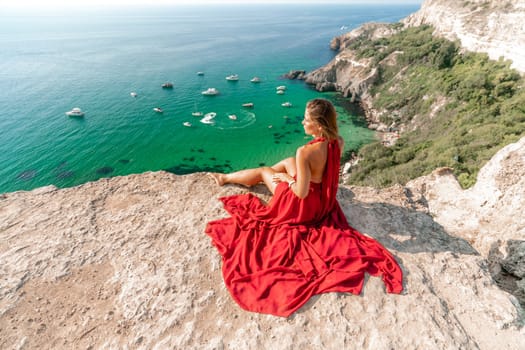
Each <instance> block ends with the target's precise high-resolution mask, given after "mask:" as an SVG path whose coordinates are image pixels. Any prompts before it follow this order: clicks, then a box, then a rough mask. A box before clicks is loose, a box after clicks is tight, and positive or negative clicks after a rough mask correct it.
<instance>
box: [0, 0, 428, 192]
mask: <svg viewBox="0 0 525 350" xmlns="http://www.w3.org/2000/svg"><path fill="white" fill-rule="evenodd" d="M418 7H419V6H417V5H410V6H408V5H394V6H372V5H322V6H321V5H220V6H219V5H215V6H193V7H191V6H174V7H153V8H152V7H148V8H137V7H132V8H123V7H121V8H104V9H85V10H83V11H79V10H75V11H74V12H72V11H71V10H69V11H68V10H56V11H30V10H29V11H24V12H23V13H22V12H20V11H19V12H13V11H11V12H9V11H2V12H0V48H1V50H0V193H2V192H11V191H16V190H29V189H33V188H36V187H40V186H44V185H49V184H54V185H56V186H58V187H68V186H74V185H78V184H81V183H85V182H87V181H93V180H97V179H99V178H101V177H108V176H117V175H126V174H132V173H141V172H144V171H149V170H153V171H155V170H161V169H164V170H168V171H172V172H174V173H177V174H184V173H191V172H197V171H208V170H216V171H232V170H238V169H241V168H245V167H253V166H258V165H261V164H267V165H270V164H273V163H274V162H276V161H278V160H279V159H281V158H283V157H286V156H290V155H292V154H293V153H294V150H295V148H296V147H297V146H299V145H301V144H303V143H305V142H306V141H307V139H305V135H304V134H303V129H302V126H301V123H300V121H301V119H302V116H303V112H304V105H305V103H306V102H307V101H308V100H309V99H311V98H314V97H318V96H320V97H325V98H328V99H332V100H333V101H334V102H335V103H336V105H337V109H338V112H339V122H340V127H341V132H342V134H343V135H344V137H345V139H346V142H347V144H348V145H349V147H352V148H355V147H359V146H360V145H362V144H365V143H367V142H370V141H371V140H372V139H373V137H374V135H373V133H372V132H370V131H369V130H368V129H367V128H366V125H365V124H364V122H363V120H362V118H360V117H358V116H354V115H351V113H349V112H348V111H346V110H345V109H344V108H343V107H342V104H341V103H339V102H340V99H338V98H337V95H336V94H321V93H318V92H316V91H314V90H312V89H311V88H309V87H308V86H306V85H305V84H304V83H303V82H302V81H290V80H283V79H282V78H281V76H282V74H284V73H286V72H288V71H290V70H292V69H303V70H306V71H310V70H313V69H315V68H318V67H320V66H322V65H324V64H326V63H328V62H329V61H330V60H331V59H332V58H333V56H334V54H335V53H334V52H332V51H331V50H330V49H329V43H330V40H331V39H332V38H333V37H334V36H337V35H340V34H342V33H343V32H344V31H350V30H351V29H353V28H355V27H357V26H359V25H361V24H363V23H365V22H372V21H376V22H395V21H398V20H399V19H401V18H403V17H406V16H407V15H408V14H410V13H413V12H415V11H417V9H418ZM197 72H203V73H204V75H198V74H197ZM230 74H238V76H239V80H238V81H236V82H231V81H227V80H226V79H225V77H226V76H227V75H230ZM254 76H258V77H260V78H261V82H260V83H252V82H250V79H251V78H253V77H254ZM164 82H172V83H173V89H163V88H161V84H162V83H164ZM279 85H285V86H286V87H287V89H286V92H285V94H283V95H279V94H276V87H277V86H279ZM209 87H214V88H216V89H218V90H219V91H220V94H219V95H217V96H204V95H202V94H201V92H202V91H203V90H206V89H207V88H209ZM131 92H136V93H137V96H136V97H132V96H131V95H130V93H131ZM287 101H288V102H291V103H292V107H289V108H286V107H283V106H282V105H281V104H282V103H284V102H287ZM246 102H252V103H253V104H254V107H253V108H244V107H242V104H243V103H246ZM73 107H80V108H81V109H82V110H83V111H84V112H85V116H84V117H82V118H75V117H68V116H66V115H65V112H66V111H68V110H71V109H72V108H73ZM154 107H161V108H162V109H163V110H164V113H162V114H159V113H155V112H154V111H153V108H154ZM195 111H201V112H203V113H210V112H214V113H216V117H215V118H214V119H213V121H214V123H213V124H205V123H202V122H201V119H202V117H201V118H199V117H195V116H192V112H195ZM230 114H235V115H236V116H237V119H236V120H232V119H230V118H228V115H230ZM184 122H189V123H190V124H191V127H187V126H184V125H183V123H184Z"/></svg>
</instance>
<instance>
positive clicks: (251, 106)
mask: <svg viewBox="0 0 525 350" xmlns="http://www.w3.org/2000/svg"><path fill="white" fill-rule="evenodd" d="M242 106H243V107H246V108H253V102H246V103H243V104H242Z"/></svg>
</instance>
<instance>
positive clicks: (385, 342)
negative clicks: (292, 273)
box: [0, 138, 525, 350]
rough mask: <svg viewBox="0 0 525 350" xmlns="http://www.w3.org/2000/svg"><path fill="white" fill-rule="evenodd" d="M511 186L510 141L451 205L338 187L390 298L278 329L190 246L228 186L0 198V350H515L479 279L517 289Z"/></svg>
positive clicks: (516, 220)
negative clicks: (376, 246) (384, 274)
mask: <svg viewBox="0 0 525 350" xmlns="http://www.w3.org/2000/svg"><path fill="white" fill-rule="evenodd" d="M524 172H525V138H524V139H522V140H521V141H520V142H519V143H516V144H513V145H509V146H508V147H506V148H504V149H502V150H501V151H500V152H499V153H498V154H497V155H496V156H495V157H494V158H493V159H492V160H491V161H490V162H489V163H488V164H487V165H486V166H485V167H484V168H483V169H482V171H481V172H480V174H479V179H478V183H477V184H476V186H475V187H474V188H472V189H470V190H467V191H463V190H461V189H460V187H459V185H458V183H457V181H456V180H455V179H454V177H453V176H452V175H450V172H448V171H447V169H440V170H437V171H436V172H434V173H433V174H432V175H429V176H426V177H423V178H419V179H417V180H414V181H412V182H410V183H408V184H407V185H406V186H405V187H402V186H394V187H391V188H387V189H383V190H377V189H372V188H360V187H347V186H342V187H341V188H340V191H339V193H338V197H339V201H340V203H341V205H342V207H343V210H344V212H345V214H346V216H347V218H348V220H349V222H350V223H351V224H352V225H353V226H354V227H356V228H357V229H359V230H360V231H361V232H363V233H364V234H367V235H370V236H372V237H374V238H376V239H378V240H379V241H380V242H381V243H383V244H384V245H385V246H386V247H387V248H388V249H390V251H391V252H392V253H393V254H394V255H395V256H396V258H397V259H398V261H399V262H400V264H401V266H402V268H403V270H404V272H405V280H404V286H405V292H404V293H403V294H402V295H389V294H386V293H385V292H384V287H383V285H382V282H381V281H380V280H379V279H377V278H369V279H368V280H367V281H366V282H365V283H366V284H365V288H364V291H363V293H362V294H361V295H360V296H354V295H347V294H337V293H329V294H325V295H321V296H316V297H314V298H312V299H311V301H310V302H309V303H307V305H305V306H304V307H303V308H302V309H300V310H299V311H298V312H297V313H295V314H294V315H292V316H291V317H290V318H288V319H283V318H278V317H273V316H268V315H260V314H255V313H249V312H245V311H243V310H242V309H240V308H239V307H238V306H237V305H236V304H235V303H234V302H233V300H232V299H231V297H230V296H229V294H228V292H227V290H226V289H225V287H224V284H223V280H222V276H221V261H220V256H219V255H218V253H217V252H216V250H215V248H213V247H212V245H211V243H210V239H209V238H208V237H207V236H206V235H205V234H204V232H203V231H204V228H205V225H206V223H207V222H208V221H210V220H214V219H217V218H221V217H224V216H226V213H225V212H224V210H223V209H222V206H221V205H220V202H219V201H218V200H217V198H218V197H220V196H224V195H230V194H234V193H242V192H246V189H244V188H241V187H238V186H224V187H217V186H216V185H215V184H214V183H213V181H211V180H210V179H209V178H208V177H206V176H204V174H192V175H186V176H176V175H173V174H169V173H165V172H156V173H145V174H141V175H132V176H127V177H116V178H111V179H102V180H99V181H97V182H92V183H87V184H84V185H81V186H78V187H75V188H67V189H56V188H54V187H44V188H40V189H37V190H34V191H31V192H15V193H7V194H4V195H1V196H0V275H1V276H2V278H1V279H0V348H2V349H42V348H53V349H81V348H84V349H85V348H137V349H151V348H169V349H223V348H227V349H248V348H249V349H291V348H305V349H311V348H325V349H392V348H394V349H405V348H407V349H409V348H420V349H440V350H441V349H496V348H497V349H523V348H525V330H524V328H520V322H523V314H521V315H520V312H523V310H521V309H520V306H519V304H518V302H517V299H516V298H515V297H514V296H512V295H511V294H509V293H507V292H505V291H503V290H502V289H501V288H499V287H498V286H496V284H495V282H494V278H496V277H498V276H499V275H498V273H499V271H503V272H505V273H506V274H507V275H508V274H514V276H515V278H514V280H513V281H506V280H505V281H504V282H506V283H508V284H509V285H510V283H511V282H514V284H515V287H514V289H515V290H516V286H518V285H520V284H521V286H522V288H523V287H525V286H523V277H524V276H523V274H525V271H523V270H524V268H523V267H524V263H523V256H524V255H525V247H524V243H523V237H524V236H525V231H524V227H525V218H524V216H523V215H522V213H523V211H524V209H525V193H524V192H523V188H525V178H524V177H523V176H522V174H523V173H524ZM253 191H254V192H255V193H256V194H257V195H259V196H261V197H262V198H265V199H267V198H268V193H267V192H266V191H265V190H264V189H263V188H261V187H256V188H254V189H253ZM520 247H521V248H520ZM520 249H521V250H520ZM509 252H511V253H512V255H509ZM520 274H521V276H522V277H521V279H520V278H519V276H520ZM493 275H494V278H493ZM515 290H514V292H515ZM520 320H521V321H520Z"/></svg>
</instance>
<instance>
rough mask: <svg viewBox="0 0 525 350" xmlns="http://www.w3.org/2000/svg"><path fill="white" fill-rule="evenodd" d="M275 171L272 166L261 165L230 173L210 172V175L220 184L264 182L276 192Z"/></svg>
mask: <svg viewBox="0 0 525 350" xmlns="http://www.w3.org/2000/svg"><path fill="white" fill-rule="evenodd" d="M275 173H276V171H275V170H274V169H272V168H270V167H260V168H253V169H245V170H240V171H236V172H234V173H230V174H222V173H209V175H210V176H211V177H212V178H213V179H214V180H215V182H216V183H217V185H219V186H222V185H224V184H239V185H244V186H247V187H250V186H253V185H257V184H258V183H261V182H264V184H265V185H266V187H268V189H269V190H270V192H272V193H274V190H275V186H277V184H275V183H273V181H272V175H273V174H275Z"/></svg>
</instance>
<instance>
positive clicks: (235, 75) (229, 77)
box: [226, 74, 239, 81]
mask: <svg viewBox="0 0 525 350" xmlns="http://www.w3.org/2000/svg"><path fill="white" fill-rule="evenodd" d="M226 80H229V81H237V80H239V76H238V75H237V74H232V75H228V76H227V77H226Z"/></svg>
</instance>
